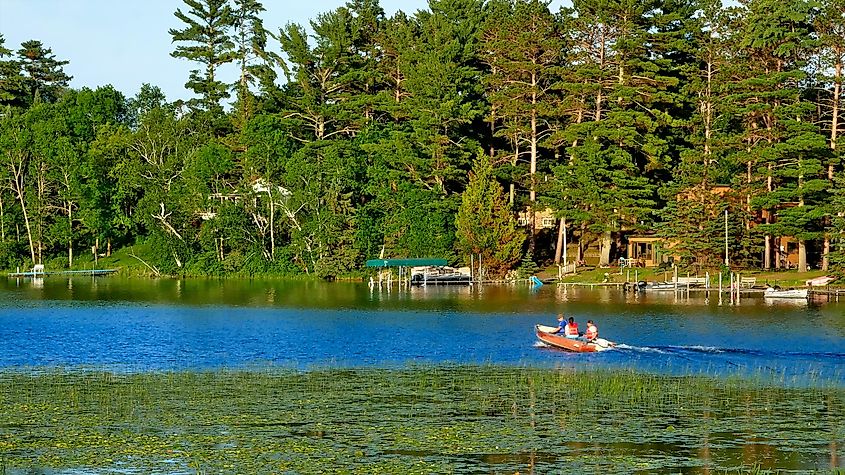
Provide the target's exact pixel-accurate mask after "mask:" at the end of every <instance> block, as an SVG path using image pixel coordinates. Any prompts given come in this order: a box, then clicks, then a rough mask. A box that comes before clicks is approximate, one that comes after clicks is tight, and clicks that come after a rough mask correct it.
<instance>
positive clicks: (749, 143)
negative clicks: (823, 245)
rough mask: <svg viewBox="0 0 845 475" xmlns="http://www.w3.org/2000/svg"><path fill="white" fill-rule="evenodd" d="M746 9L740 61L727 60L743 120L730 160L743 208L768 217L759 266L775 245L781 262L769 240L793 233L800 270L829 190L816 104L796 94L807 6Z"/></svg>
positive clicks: (754, 3)
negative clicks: (739, 167)
mask: <svg viewBox="0 0 845 475" xmlns="http://www.w3.org/2000/svg"><path fill="white" fill-rule="evenodd" d="M743 7H744V10H743V17H742V18H741V20H742V23H741V25H742V26H741V30H740V35H739V37H738V39H739V43H738V46H739V47H740V48H739V49H738V51H739V52H741V54H742V60H737V61H735V62H734V63H733V64H732V66H733V70H732V71H731V73H732V74H733V76H734V77H735V78H738V80H737V81H736V82H735V83H734V84H733V85H732V86H731V87H732V94H731V95H730V96H729V103H730V105H731V106H733V107H735V110H736V116H737V118H738V119H739V120H741V128H740V131H739V137H738V138H739V139H740V140H741V142H742V150H740V151H739V152H738V153H737V154H735V155H734V159H735V160H736V161H737V162H738V163H741V164H743V165H744V174H743V175H739V176H737V177H736V182H738V183H737V184H738V185H741V187H742V189H743V190H744V193H745V195H746V206H747V210H748V212H749V213H750V212H751V211H752V210H759V211H761V212H762V214H763V215H764V216H765V217H766V218H765V219H766V222H765V223H764V224H763V225H761V226H759V227H758V228H757V229H758V230H759V232H760V233H763V234H764V252H763V262H762V264H763V267H764V268H769V267H770V266H771V264H770V258H771V257H772V250H773V248H774V249H775V257H776V261H775V266H776V267H778V266H779V265H780V261H781V259H782V257H781V256H780V255H779V252H778V251H779V248H778V247H777V246H773V244H774V240H773V238H775V237H778V236H795V237H796V238H797V239H798V244H799V255H800V257H799V269H800V270H802V271H806V267H807V262H806V242H807V240H808V239H811V238H814V237H816V236H817V235H818V233H819V227H820V224H819V222H818V220H819V219H820V216H819V212H820V209H819V208H818V204H819V202H820V201H824V200H825V196H824V195H825V192H824V189H826V188H827V185H826V184H823V183H822V182H821V181H820V179H821V178H822V175H821V174H822V172H823V167H822V160H823V158H824V156H825V155H826V154H827V152H826V151H825V150H824V148H825V140H824V137H822V136H821V134H820V133H819V130H818V128H817V127H815V126H814V125H813V124H812V114H813V112H814V109H815V107H814V106H813V105H812V104H811V103H809V102H807V101H806V100H805V98H804V97H803V96H802V95H801V83H802V81H804V80H805V79H806V73H805V72H804V71H803V69H802V68H803V67H804V65H805V60H806V58H807V57H808V56H809V55H808V53H809V52H810V51H812V48H813V47H814V44H813V39H812V35H810V30H811V24H810V21H811V16H810V15H811V6H810V5H809V4H807V3H806V2H803V1H800V0H795V1H789V2H785V3H784V2H782V1H775V0H749V1H747V2H744V4H743ZM747 227H749V228H750V223H749V224H748V225H747Z"/></svg>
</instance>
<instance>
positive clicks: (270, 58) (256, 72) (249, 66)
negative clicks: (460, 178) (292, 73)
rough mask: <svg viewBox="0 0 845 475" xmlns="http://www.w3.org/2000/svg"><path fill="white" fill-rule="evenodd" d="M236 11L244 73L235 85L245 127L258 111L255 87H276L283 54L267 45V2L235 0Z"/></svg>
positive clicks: (239, 116) (235, 25)
mask: <svg viewBox="0 0 845 475" xmlns="http://www.w3.org/2000/svg"><path fill="white" fill-rule="evenodd" d="M234 1H235V8H234V10H233V12H232V17H233V21H232V26H233V29H234V32H233V37H234V40H235V43H236V50H235V53H236V54H237V61H238V63H239V64H238V66H239V68H240V77H239V78H238V82H237V83H236V84H235V86H234V89H235V90H236V92H237V111H238V114H237V116H236V122H237V124H239V126H238V128H239V129H242V128H243V127H244V126H245V124H246V122H247V121H249V119H250V117H252V115H253V114H254V113H255V102H256V101H255V98H254V96H253V94H254V93H253V92H252V88H253V87H254V86H255V85H256V84H257V85H258V86H259V88H260V89H261V90H262V91H263V92H265V93H266V92H268V91H269V90H270V89H272V88H274V87H275V82H276V72H275V69H274V67H275V66H276V65H277V64H278V63H279V62H280V60H281V58H279V56H278V55H277V54H275V53H273V52H272V51H269V50H268V49H267V40H268V38H269V37H270V32H269V31H267V29H265V28H264V21H263V20H262V19H261V13H262V12H264V6H263V5H262V4H261V2H260V1H258V0H234Z"/></svg>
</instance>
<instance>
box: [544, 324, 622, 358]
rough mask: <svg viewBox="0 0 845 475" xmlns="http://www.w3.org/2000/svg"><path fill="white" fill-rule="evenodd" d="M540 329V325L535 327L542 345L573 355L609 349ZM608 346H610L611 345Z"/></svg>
mask: <svg viewBox="0 0 845 475" xmlns="http://www.w3.org/2000/svg"><path fill="white" fill-rule="evenodd" d="M541 327H542V325H536V326H535V330H536V333H537V338H539V339H540V341H542V342H543V343H545V344H547V345H551V346H554V347H555V348H560V349H563V350H566V351H572V352H575V353H593V352H596V351H602V350H606V349H609V347H602V346H599V345H596V344H595V343H587V342H586V341H584V340H578V339H575V338H567V337H565V336H563V335H560V334H557V333H549V332H547V331H543V330H542V329H541ZM608 343H609V342H608ZM610 344H611V345H612V343H610Z"/></svg>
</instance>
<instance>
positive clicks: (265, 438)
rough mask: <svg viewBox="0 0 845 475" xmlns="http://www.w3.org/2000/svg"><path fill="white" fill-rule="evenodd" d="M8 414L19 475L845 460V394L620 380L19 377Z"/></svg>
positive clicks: (340, 375) (3, 449) (9, 465)
mask: <svg viewBox="0 0 845 475" xmlns="http://www.w3.org/2000/svg"><path fill="white" fill-rule="evenodd" d="M0 408H2V410H0V466H1V467H3V470H4V471H5V472H6V473H22V472H23V471H25V470H29V469H32V468H36V469H53V470H63V469H80V468H81V469H90V470H96V471H98V472H110V471H120V472H125V473H271V472H272V473H285V472H290V473H327V472H330V473H337V472H342V473H411V474H413V473H420V474H422V473H479V472H481V473H514V472H517V471H519V472H520V473H532V472H533V473H549V472H552V471H553V472H555V473H585V472H586V473H632V472H643V473H645V472H654V471H684V472H697V471H700V472H704V471H705V470H709V471H710V472H714V473H737V471H742V472H746V471H747V470H746V467H756V468H755V469H756V470H757V473H770V472H776V471H777V470H831V469H834V468H835V467H837V466H839V465H840V464H841V463H842V462H840V461H841V460H843V459H845V389H843V388H842V387H841V385H835V384H831V385H824V384H819V385H814V386H812V387H801V388H794V387H783V386H780V385H778V384H775V383H770V382H766V381H765V380H751V379H741V378H721V379H716V378H708V377H702V376H685V377H673V376H665V375H654V374H648V373H638V372H633V371H618V370H614V371H573V370H555V369H538V368H522V367H502V366H449V365H437V366H420V367H413V366H412V367H406V368H402V369H379V368H365V369H335V368H327V369H314V370H311V371H306V372H300V371H295V370H287V369H278V370H273V369H269V370H250V371H234V370H218V371H205V372H195V371H185V372H167V373H127V374H119V373H112V372H102V371H87V370H78V371H68V370H46V371H27V372H25V371H5V372H0ZM0 473H2V472H0Z"/></svg>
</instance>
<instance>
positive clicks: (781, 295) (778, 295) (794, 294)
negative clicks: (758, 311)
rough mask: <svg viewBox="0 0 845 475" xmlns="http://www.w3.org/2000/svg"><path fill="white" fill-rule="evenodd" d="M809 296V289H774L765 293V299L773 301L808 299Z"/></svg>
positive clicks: (768, 289) (769, 289) (770, 288)
mask: <svg viewBox="0 0 845 475" xmlns="http://www.w3.org/2000/svg"><path fill="white" fill-rule="evenodd" d="M808 295H809V292H808V291H807V289H789V290H779V289H775V288H772V287H769V288H767V289H766V291H765V292H764V293H763V297H766V298H772V299H806V298H807V296H808Z"/></svg>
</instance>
